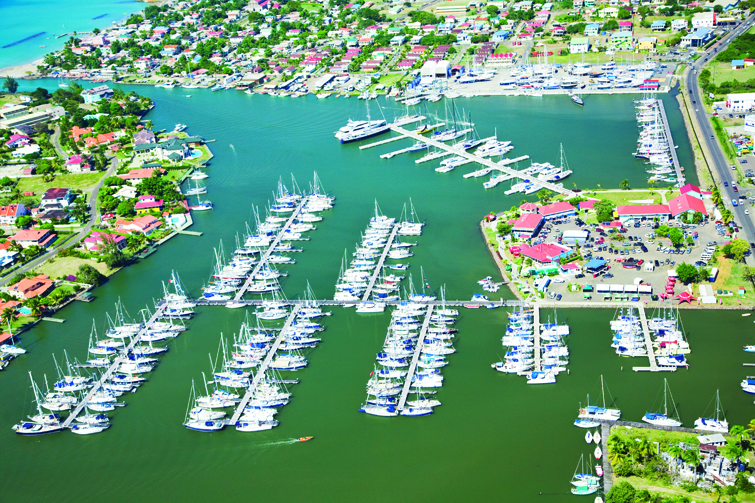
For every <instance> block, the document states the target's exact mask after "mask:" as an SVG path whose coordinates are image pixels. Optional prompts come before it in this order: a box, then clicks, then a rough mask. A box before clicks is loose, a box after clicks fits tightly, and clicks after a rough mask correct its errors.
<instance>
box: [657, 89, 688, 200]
mask: <svg viewBox="0 0 755 503" xmlns="http://www.w3.org/2000/svg"><path fill="white" fill-rule="evenodd" d="M655 101H656V103H658V110H660V112H661V118H662V120H663V129H664V130H665V131H666V141H667V142H668V149H669V151H670V152H671V161H672V162H673V163H674V170H676V180H677V182H678V184H679V185H678V186H679V187H681V186H682V185H684V175H683V174H682V168H681V166H680V165H679V158H678V157H677V156H676V148H675V146H674V139H673V137H672V136H671V128H670V127H669V125H668V118H667V117H666V108H665V107H664V106H663V100H655Z"/></svg>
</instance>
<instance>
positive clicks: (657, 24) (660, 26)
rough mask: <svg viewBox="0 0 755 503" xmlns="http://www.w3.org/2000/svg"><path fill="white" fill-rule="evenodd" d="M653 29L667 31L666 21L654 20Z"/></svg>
mask: <svg viewBox="0 0 755 503" xmlns="http://www.w3.org/2000/svg"><path fill="white" fill-rule="evenodd" d="M650 29H651V30H652V31H666V21H662V20H659V21H653V22H652V24H651V25H650Z"/></svg>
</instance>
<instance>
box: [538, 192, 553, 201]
mask: <svg viewBox="0 0 755 503" xmlns="http://www.w3.org/2000/svg"><path fill="white" fill-rule="evenodd" d="M551 197H553V192H551V191H550V190H548V189H540V190H539V191H538V192H537V199H538V200H539V201H546V202H547V201H549V200H550V198H551Z"/></svg>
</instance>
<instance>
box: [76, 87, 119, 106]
mask: <svg viewBox="0 0 755 503" xmlns="http://www.w3.org/2000/svg"><path fill="white" fill-rule="evenodd" d="M81 96H82V97H83V98H84V103H97V102H98V101H100V100H101V99H108V98H112V96H113V90H112V89H110V88H109V87H108V86H97V87H93V88H92V89H85V90H83V91H82V92H81Z"/></svg>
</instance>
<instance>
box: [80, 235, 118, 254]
mask: <svg viewBox="0 0 755 503" xmlns="http://www.w3.org/2000/svg"><path fill="white" fill-rule="evenodd" d="M108 242H110V243H115V246H116V248H118V249H119V250H123V249H124V248H126V245H127V244H128V240H127V239H126V237H125V236H121V235H120V234H108V233H106V232H97V231H94V232H92V234H91V235H90V236H88V237H87V238H86V239H84V247H86V249H87V250H89V251H99V249H100V245H102V244H104V243H108Z"/></svg>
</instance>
